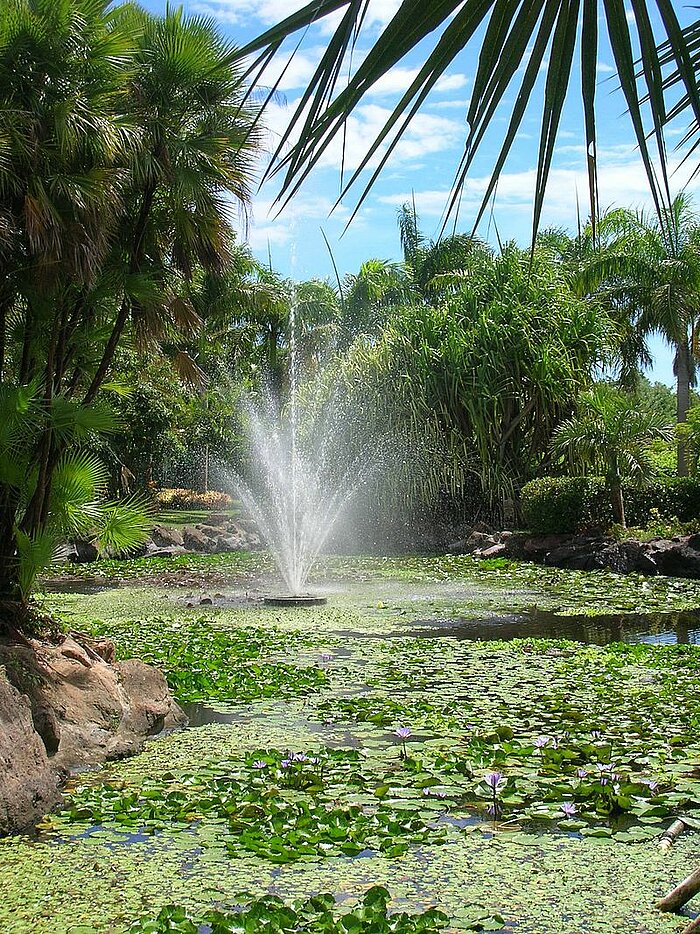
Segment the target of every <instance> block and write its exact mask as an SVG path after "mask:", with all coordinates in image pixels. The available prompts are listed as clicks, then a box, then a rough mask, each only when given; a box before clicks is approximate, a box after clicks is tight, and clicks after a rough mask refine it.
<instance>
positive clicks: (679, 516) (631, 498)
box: [520, 477, 700, 534]
mask: <svg viewBox="0 0 700 934" xmlns="http://www.w3.org/2000/svg"><path fill="white" fill-rule="evenodd" d="M623 490H624V496H625V512H626V514H627V520H628V524H629V525H631V526H646V525H647V524H648V523H649V522H654V521H657V522H658V521H659V520H661V521H669V520H679V521H680V522H692V521H693V520H697V519H698V518H700V482H699V481H698V480H697V479H696V478H693V477H667V478H660V479H658V480H655V481H652V482H650V483H645V484H644V485H641V486H637V485H631V486H627V485H624V486H623ZM520 504H521V510H522V519H523V525H524V526H525V528H527V529H529V530H530V531H532V532H537V533H539V534H564V533H570V532H583V531H586V530H589V529H594V530H595V529H609V528H610V527H611V526H612V524H613V522H614V517H613V512H612V506H611V504H610V496H609V492H608V489H607V486H606V483H605V481H604V480H603V479H602V478H600V477H540V478H539V479H538V480H532V481H530V482H529V483H526V484H525V486H524V487H523V488H522V491H521V499H520Z"/></svg>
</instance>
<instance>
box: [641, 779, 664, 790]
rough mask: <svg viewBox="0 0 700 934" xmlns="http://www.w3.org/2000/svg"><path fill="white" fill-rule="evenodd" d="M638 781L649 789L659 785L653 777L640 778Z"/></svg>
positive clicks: (654, 788)
mask: <svg viewBox="0 0 700 934" xmlns="http://www.w3.org/2000/svg"><path fill="white" fill-rule="evenodd" d="M639 783H640V785H646V786H647V788H648V789H649V791H656V789H657V788H658V787H659V783H658V782H657V781H655V780H654V779H653V778H640V779H639Z"/></svg>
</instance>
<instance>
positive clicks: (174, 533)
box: [151, 525, 185, 548]
mask: <svg viewBox="0 0 700 934" xmlns="http://www.w3.org/2000/svg"><path fill="white" fill-rule="evenodd" d="M151 540H152V541H153V544H154V545H157V546H158V547H159V548H169V547H171V546H172V545H179V546H180V548H182V547H183V545H184V544H185V541H184V538H183V535H182V532H181V531H180V529H171V528H168V527H167V526H165V525H156V526H155V527H154V529H153V531H152V532H151Z"/></svg>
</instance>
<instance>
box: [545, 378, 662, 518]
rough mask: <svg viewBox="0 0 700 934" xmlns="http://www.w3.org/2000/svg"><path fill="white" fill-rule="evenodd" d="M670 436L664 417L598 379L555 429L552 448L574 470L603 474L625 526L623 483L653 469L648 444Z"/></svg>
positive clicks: (617, 513) (619, 516) (615, 515)
mask: <svg viewBox="0 0 700 934" xmlns="http://www.w3.org/2000/svg"><path fill="white" fill-rule="evenodd" d="M672 437H673V427H672V426H670V425H667V424H664V419H663V415H662V414H660V413H658V412H655V411H653V410H652V409H647V408H642V407H640V406H639V405H638V404H637V402H636V400H635V399H634V398H632V397H631V396H629V395H627V394H626V393H624V392H622V391H621V390H619V389H615V388H614V387H612V386H609V385H606V384H605V383H599V384H598V385H597V386H595V387H594V388H593V389H591V390H590V391H588V392H587V393H585V394H584V395H582V396H581V398H580V399H579V404H578V410H577V412H576V414H575V415H573V416H571V418H568V419H567V420H566V421H564V422H562V423H561V424H560V425H558V426H557V428H556V429H555V430H554V435H553V437H552V452H553V454H554V455H555V456H556V457H563V458H566V459H567V460H568V462H569V463H570V465H571V466H572V467H573V468H574V469H576V468H578V469H583V470H591V469H592V470H593V471H595V472H597V473H601V474H602V475H603V476H604V477H605V481H606V483H607V485H608V488H609V490H610V498H611V503H612V508H613V515H614V517H615V521H616V522H619V524H620V525H621V526H622V527H623V528H624V527H625V524H626V523H625V504H624V497H623V493H622V485H623V483H624V482H625V481H626V480H643V479H645V478H648V476H649V475H650V473H651V472H652V470H653V461H652V458H651V448H650V443H651V442H652V441H654V440H657V439H662V440H665V441H668V440H670V439H671V438H672Z"/></svg>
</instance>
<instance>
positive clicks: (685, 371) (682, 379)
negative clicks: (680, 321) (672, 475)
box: [676, 337, 690, 477]
mask: <svg viewBox="0 0 700 934" xmlns="http://www.w3.org/2000/svg"><path fill="white" fill-rule="evenodd" d="M689 408H690V348H689V347H688V339H687V337H686V338H685V339H684V340H683V341H681V342H680V343H679V344H678V346H677V348H676V421H677V422H678V423H679V424H680V423H681V422H684V421H685V420H686V418H687V416H688V409H689ZM678 476H679V477H687V476H688V453H687V451H686V447H685V443H684V442H683V441H682V440H679V441H678Z"/></svg>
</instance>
